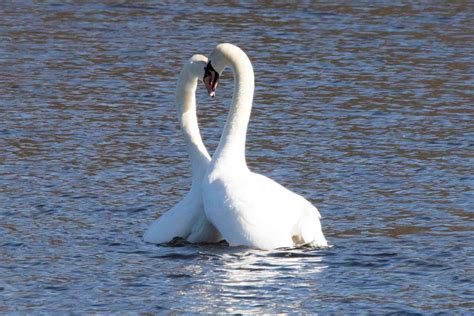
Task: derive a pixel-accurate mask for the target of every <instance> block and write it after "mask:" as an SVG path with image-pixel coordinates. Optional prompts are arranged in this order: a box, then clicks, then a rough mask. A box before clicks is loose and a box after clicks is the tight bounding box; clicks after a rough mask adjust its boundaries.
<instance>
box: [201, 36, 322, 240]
mask: <svg viewBox="0 0 474 316" xmlns="http://www.w3.org/2000/svg"><path fill="white" fill-rule="evenodd" d="M210 66H212V67H210ZM227 66H230V67H231V68H232V70H233V73H234V81H235V87H234V95H233V99H232V105H231V108H230V112H229V115H228V118H227V122H226V125H225V127H224V131H223V133H222V135H221V139H220V142H219V145H218V147H217V150H216V152H215V153H214V155H213V158H212V161H211V163H210V165H209V167H208V169H207V172H206V174H205V176H204V178H203V184H202V188H201V192H202V196H203V202H204V208H205V213H206V215H207V218H208V219H209V220H210V221H211V222H212V224H213V225H214V226H215V227H216V228H217V229H218V230H219V232H220V233H221V234H222V236H223V238H224V239H225V240H226V241H227V242H228V243H229V245H231V246H239V245H241V246H247V247H252V248H258V249H275V248H280V247H294V246H299V245H312V246H319V247H323V246H327V241H326V239H325V237H324V235H323V232H322V229H321V223H320V214H319V212H318V210H317V209H316V207H314V206H313V205H311V203H310V202H308V201H307V200H306V199H304V198H303V197H302V196H300V195H298V194H296V193H294V192H292V191H290V190H288V189H286V188H285V187H283V186H281V185H280V184H278V183H277V182H275V181H273V180H272V179H270V178H267V177H265V176H263V175H260V174H257V173H254V172H251V171H250V170H249V169H248V167H247V164H246V161H245V138H246V131H247V125H248V121H249V118H250V112H251V108H252V101H253V92H254V73H253V68H252V65H251V63H250V60H249V59H248V57H247V55H246V54H245V53H244V52H243V51H242V50H241V49H240V48H238V47H237V46H235V45H232V44H220V45H218V46H217V47H216V49H215V50H214V51H213V53H212V54H211V56H210V57H209V64H208V69H211V70H212V71H215V72H217V73H218V74H220V73H221V72H222V71H223V70H224V68H226V67H227ZM217 78H218V76H217ZM216 84H217V83H216V82H215V83H214V88H215V86H216ZM211 90H212V87H211V88H209V87H208V91H211Z"/></svg>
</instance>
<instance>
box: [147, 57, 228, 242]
mask: <svg viewBox="0 0 474 316" xmlns="http://www.w3.org/2000/svg"><path fill="white" fill-rule="evenodd" d="M207 63H208V60H207V58H206V57H205V56H202V55H194V56H193V57H192V58H191V59H189V60H188V62H187V63H186V64H185V65H184V67H183V69H182V71H181V73H180V75H179V77H178V84H177V88H176V106H177V112H178V119H179V122H180V126H181V130H182V132H183V136H184V138H185V143H186V147H187V151H188V155H189V157H190V159H191V168H192V185H191V190H190V191H189V192H188V193H187V194H186V196H185V197H184V198H183V199H182V200H181V201H180V202H178V203H177V204H176V205H175V206H173V207H172V208H171V209H170V210H169V211H167V212H166V213H165V214H163V215H162V216H161V217H160V218H158V219H157V220H156V221H154V222H153V223H152V224H151V225H150V227H149V228H148V230H147V231H146V232H145V234H144V236H143V239H144V240H145V241H146V242H149V243H155V244H161V243H167V242H170V241H171V240H172V239H173V238H175V237H181V238H184V239H186V240H187V241H188V242H193V243H200V242H218V241H220V240H221V239H222V237H221V235H220V234H219V232H218V231H217V230H216V229H215V227H214V226H213V225H212V224H211V223H210V222H209V221H208V220H207V217H206V215H205V213H204V206H203V201H202V195H201V183H202V178H203V176H204V173H205V171H206V169H207V167H208V165H209V162H210V160H211V158H210V156H209V154H208V152H207V150H206V147H205V146H204V144H203V142H202V139H201V135H200V133H199V127H198V122H197V117H196V87H197V83H198V79H200V78H203V76H204V67H206V64H207Z"/></svg>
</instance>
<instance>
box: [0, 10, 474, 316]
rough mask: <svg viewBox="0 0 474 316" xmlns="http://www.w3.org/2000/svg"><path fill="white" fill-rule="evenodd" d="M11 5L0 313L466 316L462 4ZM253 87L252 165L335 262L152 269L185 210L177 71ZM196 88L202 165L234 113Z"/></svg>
mask: <svg viewBox="0 0 474 316" xmlns="http://www.w3.org/2000/svg"><path fill="white" fill-rule="evenodd" d="M100 2H101V3H91V2H89V1H57V2H56V1H15V2H10V1H6V2H2V3H1V4H0V12H1V14H0V148H1V151H0V207H1V208H0V313H8V312H15V311H19V312H27V313H38V312H46V313H48V312H49V313H53V312H54V313H58V312H59V313H61V312H72V313H92V312H123V311H128V312H191V313H195V312H244V313H245V312H248V313H253V312H272V313H274V312H305V313H315V312H321V313H327V312H339V313H347V312H356V311H359V312H373V313H385V312H419V313H432V312H448V313H454V312H458V313H468V312H474V303H473V302H474V283H473V282H474V277H473V276H474V264H473V262H474V234H473V232H474V225H473V222H474V221H473V219H474V215H473V208H474V196H473V189H474V188H473V187H474V178H473V173H474V172H473V171H474V170H473V169H474V168H473V166H474V154H473V153H474V127H473V126H474V124H473V121H474V109H473V107H474V93H473V91H474V89H473V88H474V78H473V77H474V44H473V43H474V22H473V21H474V5H473V4H472V2H470V1H459V2H454V1H453V2H443V1H424V2H423V3H422V4H415V3H410V2H403V3H398V2H397V3H396V4H393V3H392V1H371V2H365V1H354V2H351V1H340V2H338V3H337V4H333V3H332V2H330V3H329V2H328V3H325V2H312V1H308V2H303V3H301V4H276V3H275V2H273V1H264V2H254V3H251V2H244V3H242V4H238V3H237V2H232V3H233V4H221V3H220V2H217V1H208V2H207V3H206V4H205V5H202V6H197V5H195V4H186V3H174V2H171V1H170V3H164V2H161V1H156V2H154V1H143V2H141V1H100ZM224 41H228V42H232V43H235V44H237V45H239V46H241V47H242V48H243V49H244V50H245V51H246V52H247V53H248V55H249V56H250V58H251V60H252V62H253V65H254V68H255V73H256V85H257V89H256V95H255V102H254V109H253V112H252V118H251V122H250V126H249V133H248V138H247V141H248V144H247V160H248V164H249V165H250V167H251V168H252V169H253V170H254V171H257V172H260V173H263V174H265V175H267V176H270V177H272V178H274V179H275V180H277V181H279V182H280V183H282V184H283V185H285V186H286V187H289V188H291V189H293V190H294V191H295V192H298V193H300V194H302V195H304V196H305V197H307V198H308V199H309V200H310V201H311V202H313V203H314V204H315V205H316V206H317V207H318V208H319V209H320V211H321V213H322V215H323V222H322V223H323V227H324V231H325V234H326V236H327V238H328V240H329V241H330V243H331V244H332V245H333V247H332V248H330V249H319V250H314V249H313V250H312V249H295V250H275V251H257V250H250V249H245V248H229V247H227V246H225V245H215V246H204V245H200V246H195V245H183V246H179V247H178V246H176V247H158V246H155V245H149V244H145V243H144V242H143V241H142V240H141V236H142V234H143V232H144V230H145V229H146V228H147V226H148V224H149V223H150V222H151V221H152V220H153V219H154V218H156V217H158V216H159V215H160V214H162V213H163V212H164V211H166V210H167V209H168V208H169V207H170V206H172V205H173V204H174V203H176V202H177V201H178V200H179V199H180V198H181V197H182V196H183V194H184V193H185V192H187V190H188V188H189V172H190V164H189V161H188V157H187V156H186V152H185V147H184V143H183V140H182V138H181V134H180V131H179V128H178V124H177V120H176V117H175V115H176V113H175V109H174V104H173V100H174V96H173V94H174V88H175V83H176V76H177V73H178V72H179V70H180V67H181V65H182V64H183V63H184V61H185V60H186V59H188V58H189V57H190V56H191V55H193V54H195V53H203V54H210V52H211V51H212V49H213V48H214V46H215V45H216V44H217V43H219V42H224ZM232 87H233V82H232V76H231V74H230V72H226V73H224V75H223V77H222V82H221V86H220V90H219V91H218V97H217V98H215V99H212V100H210V99H209V98H208V97H207V96H206V95H205V91H204V88H203V87H202V86H200V87H199V92H198V103H199V109H198V112H199V113H198V114H199V117H200V124H201V128H202V134H203V137H204V139H205V143H206V145H207V146H208V148H209V149H210V151H211V152H212V151H213V150H214V149H215V147H216V145H217V142H218V140H219V136H220V133H221V129H222V127H223V124H224V121H225V116H226V112H227V109H228V104H229V101H230V98H231V93H232Z"/></svg>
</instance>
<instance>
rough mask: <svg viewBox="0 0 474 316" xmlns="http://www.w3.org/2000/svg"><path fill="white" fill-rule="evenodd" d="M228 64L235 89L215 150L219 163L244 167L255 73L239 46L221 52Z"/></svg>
mask: <svg viewBox="0 0 474 316" xmlns="http://www.w3.org/2000/svg"><path fill="white" fill-rule="evenodd" d="M223 55H224V58H225V59H226V61H227V64H228V65H229V66H230V67H231V69H232V72H233V74H234V82H235V85H234V93H233V97H232V104H231V106H230V110H229V115H228V117H227V122H226V125H225V127H224V131H223V133H222V136H221V140H220V142H219V146H218V148H217V150H216V154H215V155H217V156H218V157H219V159H216V160H215V161H218V160H219V161H220V162H221V163H226V162H231V163H232V165H234V166H239V165H240V166H244V167H246V166H247V165H246V161H245V141H246V136H247V127H248V122H249V119H250V113H251V110H252V101H253V93H254V73H253V67H252V64H251V62H250V60H249V58H248V57H247V55H246V54H245V53H244V52H243V51H242V50H240V49H232V50H230V51H228V52H223Z"/></svg>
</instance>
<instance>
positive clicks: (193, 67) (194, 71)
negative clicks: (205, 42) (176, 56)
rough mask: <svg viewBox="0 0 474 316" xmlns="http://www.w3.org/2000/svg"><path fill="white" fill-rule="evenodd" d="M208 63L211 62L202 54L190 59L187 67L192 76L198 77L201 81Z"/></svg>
mask: <svg viewBox="0 0 474 316" xmlns="http://www.w3.org/2000/svg"><path fill="white" fill-rule="evenodd" d="M208 62H209V60H208V59H207V57H206V56H204V55H201V54H196V55H193V56H192V57H191V58H190V59H189V61H188V66H187V67H189V71H190V75H192V76H193V77H197V78H199V79H200V78H203V77H204V75H205V68H206V65H207V64H208ZM185 67H186V66H185Z"/></svg>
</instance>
